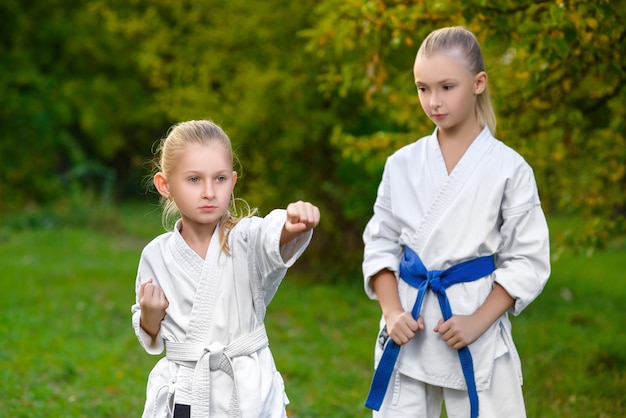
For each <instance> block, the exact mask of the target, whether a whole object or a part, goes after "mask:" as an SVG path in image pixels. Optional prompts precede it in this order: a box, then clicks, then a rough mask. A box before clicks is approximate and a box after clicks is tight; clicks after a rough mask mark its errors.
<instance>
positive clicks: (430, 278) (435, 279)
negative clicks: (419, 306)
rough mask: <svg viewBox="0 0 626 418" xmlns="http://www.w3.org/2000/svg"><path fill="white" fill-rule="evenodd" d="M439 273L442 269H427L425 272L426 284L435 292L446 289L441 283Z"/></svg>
mask: <svg viewBox="0 0 626 418" xmlns="http://www.w3.org/2000/svg"><path fill="white" fill-rule="evenodd" d="M441 273H443V270H428V272H427V273H426V281H427V282H428V286H430V288H431V289H432V290H433V292H435V293H442V292H445V291H446V288H445V286H444V285H443V284H442V283H441Z"/></svg>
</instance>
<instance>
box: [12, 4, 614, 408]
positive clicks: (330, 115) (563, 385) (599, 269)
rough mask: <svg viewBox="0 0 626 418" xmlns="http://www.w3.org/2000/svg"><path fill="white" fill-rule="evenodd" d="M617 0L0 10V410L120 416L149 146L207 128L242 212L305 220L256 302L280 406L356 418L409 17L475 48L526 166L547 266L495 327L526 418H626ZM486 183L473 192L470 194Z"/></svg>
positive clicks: (149, 216) (136, 352) (398, 126)
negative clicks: (278, 375)
mask: <svg viewBox="0 0 626 418" xmlns="http://www.w3.org/2000/svg"><path fill="white" fill-rule="evenodd" d="M625 11H626V1H624V0H620V1H600V0H596V1H568V0H563V1H541V0H537V1H499V0H491V1H484V0H471V1H465V2H458V1H451V0H450V1H448V0H441V1H438V2H429V1H425V2H424V1H414V2H411V1H364V0H324V1H313V0H303V1H298V2H294V1H287V0H272V1H250V0H230V1H207V0H202V1H188V0H181V1H172V0H155V1H143V0H132V1H125V2H123V1H115V0H114V1H109V0H107V1H104V0H92V1H71V0H65V1H58V0H47V1H42V0H33V1H29V2H22V1H18V0H4V1H3V2H2V3H1V4H0V16H2V21H3V24H2V25H0V98H1V99H2V103H1V104H0V123H1V126H2V129H1V130H0V284H1V285H2V292H0V417H57V416H64V417H129V416H138V415H139V414H140V411H141V408H142V404H143V400H144V390H145V382H146V377H147V373H148V372H149V371H150V369H151V367H152V365H153V364H154V362H156V360H157V358H155V357H151V356H148V355H147V354H145V353H144V352H143V351H142V350H141V348H140V346H139V344H138V343H137V341H136V339H135V336H134V334H133V331H132V328H131V325H130V305H131V304H132V303H133V301H134V280H135V272H136V266H137V261H138V258H139V253H140V251H141V249H142V247H143V246H144V245H145V244H146V243H147V242H148V241H149V240H150V239H151V238H153V237H154V236H156V235H157V234H159V233H161V232H162V231H163V230H162V227H161V225H160V217H159V209H158V207H157V206H156V198H155V196H154V194H153V193H151V192H150V191H147V190H146V187H145V183H144V180H145V177H146V175H147V174H148V166H149V165H148V164H147V162H148V161H149V160H150V158H151V157H152V154H151V150H152V147H153V144H154V143H155V141H157V140H158V139H160V138H161V137H163V136H164V135H165V134H166V131H167V129H168V127H169V126H171V125H172V124H173V123H176V122H179V121H182V120H189V119H198V118H210V119H212V120H214V121H216V122H217V123H219V124H220V125H221V126H223V128H224V129H225V130H226V132H227V133H228V134H229V136H230V137H231V139H232V141H233V144H234V146H235V149H236V152H237V154H238V156H239V159H240V161H241V166H240V167H239V168H238V171H239V172H240V175H241V177H240V182H238V184H237V188H236V194H237V195H238V196H239V197H243V198H245V199H246V200H247V201H248V202H249V203H251V204H252V205H253V206H257V207H259V209H260V210H261V213H267V212H268V211H269V210H271V209H272V208H274V207H284V205H285V204H286V203H288V202H290V201H292V200H295V199H306V200H310V201H313V202H315V203H316V204H317V205H318V206H319V207H320V209H321V212H322V223H321V224H320V226H319V228H318V229H317V231H316V233H315V238H314V240H313V243H312V245H311V247H310V248H309V250H307V253H306V254H305V256H304V257H303V259H302V260H300V262H299V264H298V265H297V266H296V267H295V268H294V269H292V270H291V271H290V273H289V274H288V276H287V278H286V280H285V282H284V283H283V285H282V286H281V289H280V290H279V293H278V295H277V297H276V299H275V300H274V301H273V302H272V304H271V305H270V307H269V311H268V328H269V334H270V344H271V346H272V350H273V352H274V355H275V357H276V362H277V365H278V368H279V369H280V370H281V372H282V373H283V376H284V378H285V381H286V385H287V391H288V395H289V396H290V398H291V401H292V404H291V406H290V407H289V413H290V416H291V417H295V418H305V417H306V418H308V417H333V418H334V417H366V416H369V413H368V411H367V410H366V409H365V408H364V407H363V401H364V398H365V396H366V393H367V388H368V385H369V381H370V379H371V372H372V370H371V369H372V346H373V342H374V338H375V334H376V328H377V321H378V316H379V310H378V305H377V303H376V302H373V301H369V300H368V299H367V298H366V297H365V295H364V293H363V292H362V279H361V276H360V271H359V269H360V257H361V254H362V244H361V238H360V235H361V231H362V229H363V226H364V225H365V222H366V221H367V219H368V218H369V216H370V214H371V207H372V203H373V201H374V198H375V194H376V187H377V185H378V182H379V180H380V175H381V173H382V167H383V164H384V160H385V157H386V156H387V155H389V154H390V153H391V152H393V150H395V149H397V148H398V147H400V146H402V145H404V144H406V143H409V142H412V141H414V140H416V139H417V138H419V137H421V136H423V135H426V134H429V133H430V132H432V130H433V126H432V124H431V123H429V121H428V120H427V119H426V118H425V116H423V115H422V111H421V109H420V107H419V102H418V99H417V94H416V92H415V87H414V85H413V81H412V71H411V70H412V64H413V59H414V56H415V52H416V50H417V48H418V46H419V43H420V42H421V40H422V39H423V38H424V37H425V36H426V34H427V33H428V32H430V31H431V30H433V29H435V28H438V27H441V26H447V25H465V26H467V27H469V28H470V29H471V30H472V31H474V32H475V33H476V34H477V36H478V38H479V40H480V41H481V43H482V45H483V52H484V55H485V60H486V65H487V70H488V72H489V75H490V84H491V93H492V96H493V99H494V105H495V107H496V112H497V116H498V129H497V135H496V136H497V137H499V138H500V139H502V140H503V141H504V142H505V143H507V144H510V145H511V146H513V147H514V148H516V149H517V150H518V151H519V152H520V153H521V154H522V155H523V156H524V157H525V158H526V159H527V160H528V161H529V162H530V164H531V165H532V166H533V168H534V170H535V174H536V177H537V181H538V185H539V189H540V193H541V197H542V203H543V207H544V209H545V211H546V213H547V214H548V216H549V223H550V227H551V234H552V254H553V275H552V277H551V279H550V281H549V282H548V285H547V287H546V289H545V291H544V292H543V294H542V295H541V296H540V297H539V298H538V299H537V300H536V301H535V303H534V304H532V305H531V306H530V307H529V308H528V309H527V310H526V311H525V312H523V313H522V315H521V316H519V317H517V318H513V327H514V329H513V332H514V337H515V339H516V342H517V345H518V348H519V351H520V354H521V357H522V361H523V367H524V373H525V376H524V377H525V384H524V390H525V394H526V401H527V406H528V415H529V417H566V416H567V417H622V416H625V415H626V395H624V393H625V392H626V354H625V352H624V350H623V347H624V346H626V334H625V333H624V332H623V325H624V323H625V315H624V306H625V300H626V281H625V280H624V273H623V272H624V271H625V270H626V257H624V256H625V255H626V241H625V239H624V236H625V233H626V224H625V220H624V214H625V213H626V144H625V128H624V120H626V107H625V106H624V104H625V99H626V90H625V86H626V83H625V81H626V72H625V71H626V70H625V68H626V65H625V64H626V50H625V49H626V47H625V44H626V42H625V31H626V29H625V25H624V23H623V22H624V21H626V20H625V18H626V16H625V14H626V12H625ZM486 187H488V185H486Z"/></svg>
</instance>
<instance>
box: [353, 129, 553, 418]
mask: <svg viewBox="0 0 626 418" xmlns="http://www.w3.org/2000/svg"><path fill="white" fill-rule="evenodd" d="M363 239H364V243H365V252H364V261H363V274H364V279H365V291H366V293H367V294H368V296H369V297H370V298H372V299H376V294H375V293H374V292H373V290H372V288H371V285H370V280H371V277H372V276H373V275H374V274H376V273H377V272H379V271H380V270H382V269H385V268H387V269H389V270H391V271H393V272H395V273H396V276H397V274H398V269H399V263H400V259H401V256H402V252H403V248H404V247H405V246H408V247H410V248H411V249H413V250H414V251H415V252H416V253H418V254H419V257H420V258H421V260H422V261H423V263H424V265H425V266H426V268H427V269H428V270H445V269H447V268H449V267H451V266H453V265H455V264H458V263H461V262H463V261H466V260H470V259H474V258H476V257H480V256H486V255H490V254H497V261H496V266H497V269H496V270H495V272H494V273H492V274H491V275H489V276H487V277H485V278H483V279H479V280H477V281H474V282H469V283H460V284H456V285H453V286H451V287H449V288H448V289H447V290H446V292H447V295H448V298H449V300H450V306H451V308H452V313H453V314H459V315H469V314H472V313H473V312H474V311H475V310H476V309H477V308H478V307H479V306H481V305H482V303H483V302H484V301H485V299H486V298H487V296H488V295H489V294H490V292H491V290H492V288H493V286H494V282H497V283H499V284H500V285H501V286H502V287H503V288H504V289H506V291H507V292H508V293H509V294H510V295H511V296H512V297H513V298H514V299H515V305H514V307H513V308H512V309H511V313H513V314H514V315H517V314H519V313H520V312H521V311H522V310H523V309H524V308H525V307H526V306H527V305H528V304H529V303H530V302H532V301H533V300H534V299H535V298H536V297H537V296H538V295H539V293H541V291H542V289H543V287H544V285H545V283H546V281H547V279H548V277H549V275H550V264H549V261H550V260H549V241H548V228H547V224H546V220H545V217H544V214H543V212H542V210H541V206H540V201H539V196H538V192H537V186H536V183H535V179H534V175H533V172H532V169H531V167H530V166H529V165H528V164H527V163H526V162H525V161H524V159H523V158H522V157H521V156H520V155H519V154H518V153H516V152H515V151H514V150H512V149H511V148H509V147H508V146H506V145H504V144H503V143H502V142H500V141H498V140H497V139H495V138H494V137H493V136H492V135H491V133H490V131H489V129H488V128H486V127H485V128H484V129H483V131H482V132H481V133H480V134H479V135H478V136H477V137H476V138H475V139H474V141H473V142H472V144H471V145H470V147H469V148H468V149H467V151H466V152H465V154H464V155H463V157H462V158H461V160H460V161H459V162H458V163H457V165H456V166H455V168H454V170H453V171H452V172H451V173H450V174H449V175H448V172H447V170H446V166H445V162H444V159H443V155H442V153H441V149H440V148H439V143H438V140H437V130H436V129H435V132H434V133H433V134H432V135H429V136H427V137H424V138H422V139H420V140H419V141H417V142H415V143H413V144H410V145H407V146H405V147H403V148H402V149H400V150H398V151H397V152H396V153H394V154H393V155H392V156H390V157H389V158H388V160H387V162H386V165H385V169H384V173H383V178H382V181H381V183H380V186H379V189H378V196H377V199H376V203H375V205H374V215H373V217H372V218H371V220H370V221H369V223H368V224H367V227H366V229H365V232H364V234H363ZM398 288H399V289H398V290H399V295H400V299H401V303H402V306H403V308H404V309H405V310H409V311H410V310H411V309H412V307H413V304H414V303H415V299H416V295H417V290H416V289H415V288H413V287H411V286H410V285H408V284H407V283H406V282H404V281H403V280H399V282H398ZM421 315H422V316H423V318H424V322H425V330H423V331H420V332H418V333H417V334H416V336H415V337H414V338H413V339H412V340H411V341H409V342H408V343H407V344H406V345H404V346H403V347H402V349H401V351H400V355H399V357H398V362H397V364H396V367H397V370H398V371H399V372H400V373H402V374H404V375H406V376H409V377H411V378H412V379H415V380H418V381H421V382H425V383H427V384H431V385H435V386H440V387H445V388H452V389H460V390H466V389H467V387H466V384H465V380H464V377H463V373H462V370H461V365H460V362H459V357H458V354H457V351H456V350H454V349H453V348H451V347H449V346H448V345H447V344H446V343H445V342H444V341H443V340H442V338H441V336H440V335H439V334H438V333H435V332H433V331H432V329H433V328H434V327H435V325H436V324H437V322H438V321H439V319H441V318H442V314H441V310H440V307H439V303H438V301H437V297H436V296H435V294H434V293H433V292H432V291H429V292H428V293H427V295H426V297H425V300H424V303H423V306H422V311H421ZM383 326H384V319H381V322H380V327H381V329H382V327H383ZM469 347H470V351H471V353H472V357H473V363H474V372H475V380H476V386H477V389H478V391H481V390H485V389H487V388H489V387H490V382H491V376H492V370H493V364H494V361H495V359H496V358H498V357H500V356H502V355H503V354H505V353H507V352H508V353H510V355H511V357H512V359H513V362H514V365H515V368H516V370H517V376H514V378H515V379H518V378H519V383H520V385H521V383H522V374H521V364H520V360H519V356H518V354H517V351H516V349H515V345H514V344H513V340H512V336H511V323H510V321H509V318H508V316H507V314H505V315H503V316H502V317H501V318H500V319H499V320H497V321H496V322H495V323H494V324H493V325H492V326H491V327H490V328H489V329H488V330H487V331H486V332H485V333H484V334H483V335H482V336H481V337H480V338H479V339H478V340H476V341H475V342H474V343H473V344H471V345H470V346H469ZM381 355H382V347H381V346H380V344H378V343H377V344H376V353H375V360H376V364H378V361H379V360H380V356H381ZM392 384H393V382H392ZM390 386H391V385H390ZM468 408H469V406H468Z"/></svg>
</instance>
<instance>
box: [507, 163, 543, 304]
mask: <svg viewBox="0 0 626 418" xmlns="http://www.w3.org/2000/svg"><path fill="white" fill-rule="evenodd" d="M500 233H501V236H502V246H501V248H500V250H499V251H498V256H497V267H498V268H497V269H496V271H495V281H496V282H497V283H498V284H500V285H501V286H502V287H503V288H504V289H505V290H506V291H507V292H508V293H509V295H510V296H511V297H512V298H514V299H515V305H514V306H513V308H512V309H511V313H513V314H514V315H519V314H520V313H521V312H522V310H524V308H526V306H528V305H529V304H530V303H531V302H532V301H533V300H535V298H536V297H537V296H539V294H540V293H541V292H542V290H543V288H544V286H545V284H546V282H547V280H548V277H549V276H550V245H549V232H548V225H547V222H546V218H545V215H544V213H543V211H542V209H541V202H540V200H539V194H538V191H537V185H536V182H535V178H534V175H533V172H532V169H531V168H530V166H529V165H528V164H526V163H524V164H523V165H521V166H520V167H519V169H518V170H517V171H516V173H515V175H514V176H513V177H512V178H510V179H508V181H507V184H506V185H505V189H504V198H503V201H502V226H501V228H500Z"/></svg>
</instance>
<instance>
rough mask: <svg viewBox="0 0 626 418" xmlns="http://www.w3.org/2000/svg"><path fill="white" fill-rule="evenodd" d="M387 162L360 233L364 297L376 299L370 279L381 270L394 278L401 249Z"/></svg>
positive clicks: (388, 161)
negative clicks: (365, 222)
mask: <svg viewBox="0 0 626 418" xmlns="http://www.w3.org/2000/svg"><path fill="white" fill-rule="evenodd" d="M390 161H391V159H387V162H386V163H385V169H384V171H383V177H382V180H381V182H380V185H379V186H378V193H377V196H376V202H375V203H374V215H373V216H372V218H371V219H370V220H369V222H368V223H367V225H366V227H365V231H364V232H363V244H364V252H363V266H362V268H363V278H364V288H365V293H366V294H367V295H368V296H369V297H370V298H371V299H377V296H376V293H374V290H373V289H372V286H371V279H372V276H374V275H375V274H376V273H378V272H379V271H381V270H383V269H389V270H391V271H393V272H395V273H396V276H397V275H398V270H399V265H400V258H401V256H402V246H401V245H400V243H399V237H400V233H401V231H400V227H399V225H397V223H396V222H395V220H394V216H393V213H392V204H391V181H390Z"/></svg>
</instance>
